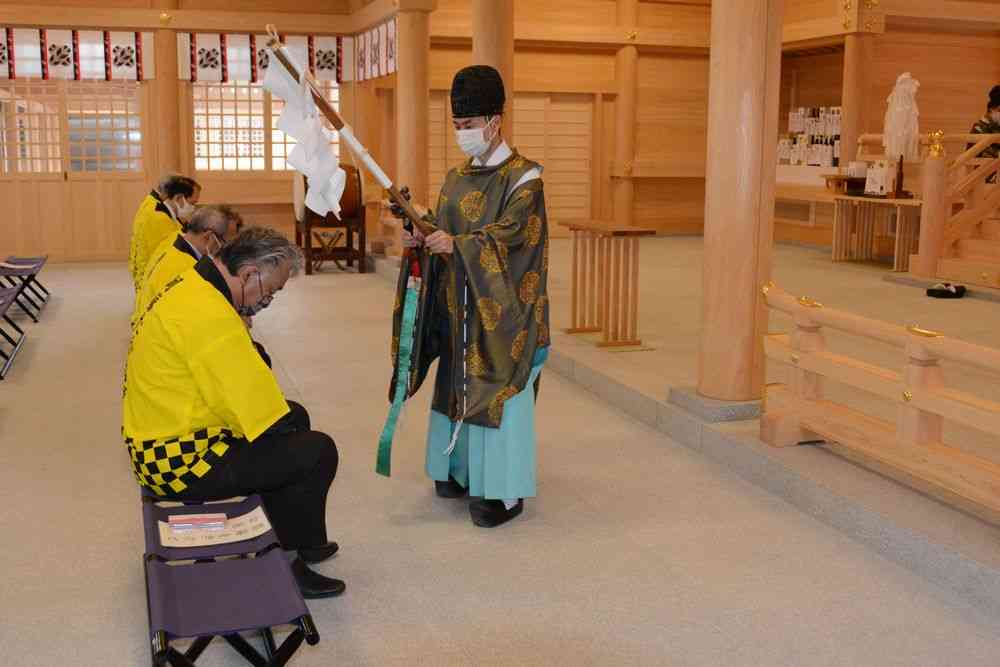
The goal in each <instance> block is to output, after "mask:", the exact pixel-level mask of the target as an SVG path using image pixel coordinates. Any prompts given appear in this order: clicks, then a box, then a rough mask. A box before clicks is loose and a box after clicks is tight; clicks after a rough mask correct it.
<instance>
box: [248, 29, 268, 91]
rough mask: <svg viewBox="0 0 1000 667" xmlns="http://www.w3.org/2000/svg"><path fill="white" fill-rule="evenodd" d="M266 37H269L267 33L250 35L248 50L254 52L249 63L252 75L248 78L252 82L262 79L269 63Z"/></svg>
mask: <svg viewBox="0 0 1000 667" xmlns="http://www.w3.org/2000/svg"><path fill="white" fill-rule="evenodd" d="M268 39H270V38H269V37H268V36H267V35H250V50H251V51H253V52H254V53H255V54H256V57H255V58H254V60H253V63H252V64H251V66H252V67H253V76H252V77H251V78H250V80H251V81H253V82H254V83H257V82H259V81H263V80H264V77H265V76H266V75H267V68H268V65H270V64H271V52H270V51H269V50H268V48H267V40H268Z"/></svg>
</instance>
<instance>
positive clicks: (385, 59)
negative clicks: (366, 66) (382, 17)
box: [375, 23, 389, 76]
mask: <svg viewBox="0 0 1000 667" xmlns="http://www.w3.org/2000/svg"><path fill="white" fill-rule="evenodd" d="M388 28H389V26H388V24H386V23H383V24H382V25H380V26H379V27H378V31H377V32H376V33H375V34H376V35H378V47H377V50H378V54H377V55H378V73H379V76H385V75H386V74H388V73H389V48H388V46H389V39H388V35H389V30H388Z"/></svg>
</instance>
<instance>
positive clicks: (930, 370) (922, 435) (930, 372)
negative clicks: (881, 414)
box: [896, 340, 944, 445]
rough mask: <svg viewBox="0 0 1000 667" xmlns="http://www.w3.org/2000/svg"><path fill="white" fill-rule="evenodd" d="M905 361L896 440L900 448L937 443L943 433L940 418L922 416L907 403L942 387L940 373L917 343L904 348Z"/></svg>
mask: <svg viewBox="0 0 1000 667" xmlns="http://www.w3.org/2000/svg"><path fill="white" fill-rule="evenodd" d="M906 356H907V357H908V361H907V363H906V368H905V369H904V371H903V386H904V390H903V395H902V397H901V398H902V402H901V403H900V405H899V415H898V418H897V424H896V439H897V441H898V442H899V444H901V445H926V444H928V443H940V442H941V441H942V438H943V433H944V418H943V417H941V415H936V414H932V413H930V412H925V411H923V410H921V409H919V408H917V407H914V406H913V405H912V404H911V403H912V401H913V398H914V396H915V395H917V394H923V393H925V392H927V391H935V390H939V389H941V388H942V387H944V371H943V370H942V369H941V366H940V365H938V360H937V357H935V356H934V355H933V354H931V353H930V352H929V351H928V350H927V348H926V347H925V346H924V345H921V344H920V342H919V341H918V340H914V341H911V342H910V343H908V344H907V346H906Z"/></svg>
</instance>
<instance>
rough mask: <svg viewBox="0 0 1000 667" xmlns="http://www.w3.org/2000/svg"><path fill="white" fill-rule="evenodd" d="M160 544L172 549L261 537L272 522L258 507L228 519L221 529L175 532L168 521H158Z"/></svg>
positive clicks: (207, 545) (269, 528)
mask: <svg viewBox="0 0 1000 667" xmlns="http://www.w3.org/2000/svg"><path fill="white" fill-rule="evenodd" d="M157 523H158V524H159V526H158V528H159V532H160V544H161V545H163V546H164V547H168V548H171V549H176V548H181V549H184V548H191V547H210V546H213V545H216V544H229V543H231V542H242V541H243V540H252V539H253V538H255V537H260V536H261V535H263V534H264V533H266V532H267V531H269V530H271V523H270V522H269V521H268V520H267V515H266V514H264V509H263V508H261V507H258V508H256V509H254V510H251V511H250V512H247V513H246V514H243V515H241V516H236V517H232V518H230V519H226V525H225V527H224V528H222V529H221V530H219V529H213V530H189V531H184V532H182V533H178V532H175V531H174V530H172V529H171V528H170V524H168V523H167V522H166V521H158V522H157Z"/></svg>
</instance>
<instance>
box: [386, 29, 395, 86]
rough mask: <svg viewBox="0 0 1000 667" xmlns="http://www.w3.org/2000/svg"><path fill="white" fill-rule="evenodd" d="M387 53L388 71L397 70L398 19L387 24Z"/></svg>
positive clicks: (392, 72)
mask: <svg viewBox="0 0 1000 667" xmlns="http://www.w3.org/2000/svg"><path fill="white" fill-rule="evenodd" d="M385 55H386V66H387V73H388V74H394V73H395V72H396V19H392V20H391V21H389V23H387V24H386V37H385Z"/></svg>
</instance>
